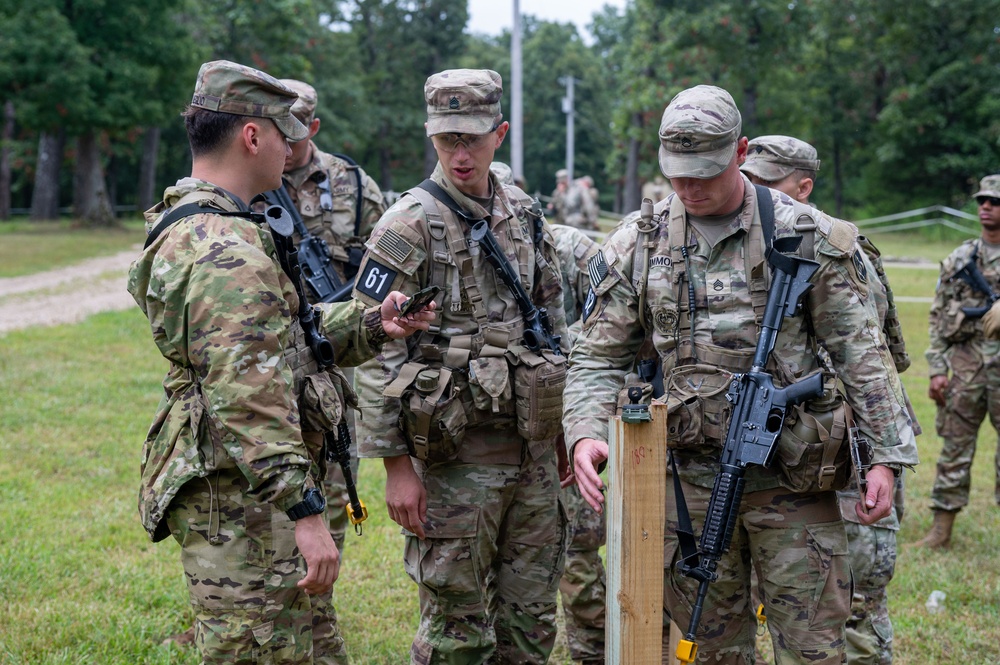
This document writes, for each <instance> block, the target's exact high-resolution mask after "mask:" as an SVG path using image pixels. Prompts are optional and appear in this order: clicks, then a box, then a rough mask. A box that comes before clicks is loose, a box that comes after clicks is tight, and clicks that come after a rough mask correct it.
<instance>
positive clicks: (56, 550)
mask: <svg viewBox="0 0 1000 665" xmlns="http://www.w3.org/2000/svg"><path fill="white" fill-rule="evenodd" d="M26 237H27V240H26V245H25V247H24V248H23V249H24V253H25V254H31V253H32V252H35V253H38V254H41V253H42V250H43V247H44V245H45V243H46V241H47V240H48V237H49V236H48V234H30V233H29V234H27V236H26ZM7 238H8V236H7V235H6V234H3V236H2V239H0V244H2V245H6V240H7ZM32 242H35V243H37V246H35V245H32ZM877 242H879V245H880V247H885V246H887V245H890V244H891V243H886V242H881V241H877ZM934 252H938V253H939V252H940V248H939V247H930V248H928V252H927V254H928V255H930V254H933V253H934ZM23 258H24V261H25V262H26V263H27V261H29V260H30V257H28V256H25V257H23ZM39 261H41V259H39ZM889 274H890V277H891V279H892V280H893V287H894V290H895V291H896V292H897V293H900V294H906V295H913V296H921V295H922V296H928V295H930V294H931V292H932V290H933V285H934V281H935V280H936V271H934V270H917V269H897V268H893V267H891V266H890V267H889ZM928 307H929V305H928V304H927V303H900V304H899V309H900V314H901V318H902V321H903V330H904V333H905V335H906V338H907V342H908V345H909V348H910V353H911V355H912V357H913V367H911V368H910V370H909V371H908V372H907V373H906V374H905V375H904V383H905V385H906V387H907V390H908V391H909V393H910V396H911V398H912V400H913V402H914V406H915V409H916V413H917V416H918V418H919V420H920V422H921V423H922V425H923V426H924V430H925V433H924V434H923V435H922V436H921V437H920V438H919V439H918V443H919V447H920V453H921V459H922V463H921V465H920V466H919V467H918V471H917V473H916V474H907V476H906V482H907V487H906V490H907V512H906V517H905V519H904V521H903V528H902V531H901V532H900V536H899V540H900V543H901V544H902V545H903V547H902V548H901V551H900V556H899V560H898V565H897V569H896V578H895V580H893V582H892V585H891V586H890V587H889V595H890V609H891V613H892V617H893V621H894V624H895V628H896V662H897V663H900V664H904V665H932V664H933V665H936V664H937V663H958V662H960V663H969V664H974V665H987V664H990V665H994V664H995V663H998V662H1000V644H998V642H997V640H996V626H997V625H998V623H1000V575H998V574H997V566H996V552H997V551H1000V510H998V508H997V506H996V505H995V503H994V501H993V485H994V474H993V465H992V460H993V457H994V454H995V451H996V442H995V439H996V437H995V436H994V435H993V433H992V429H991V428H990V427H989V426H986V427H984V428H983V430H982V435H981V438H980V450H979V453H978V455H977V458H978V459H977V462H976V464H975V465H974V466H973V483H972V503H971V506H970V508H969V509H968V510H966V511H963V512H962V513H961V514H960V515H959V517H958V520H957V521H956V528H955V534H954V546H953V547H952V549H951V550H950V551H947V552H925V551H919V550H911V549H906V547H905V544H906V543H908V542H912V541H915V540H917V539H919V538H920V537H922V536H923V534H924V533H925V532H926V530H927V529H928V528H929V526H930V521H931V514H930V511H929V510H928V506H929V494H930V488H931V484H932V482H933V476H934V461H935V459H936V455H937V452H938V450H939V447H940V442H939V441H938V439H937V438H936V436H935V435H934V432H933V430H934V407H933V405H932V404H931V402H930V401H929V399H928V398H927V383H928V381H927V377H926V363H925V361H924V359H923V350H924V348H926V345H927V310H928ZM164 369H165V362H164V361H163V360H162V358H160V357H159V355H158V354H157V353H156V351H155V350H154V347H153V345H152V343H151V342H150V339H149V331H148V324H147V323H146V321H145V319H144V318H143V317H142V315H141V314H140V313H139V312H138V311H137V310H133V311H127V312H120V313H111V314H101V315H98V316H94V317H91V318H89V319H87V320H86V321H85V322H83V323H81V324H78V325H72V326H58V327H53V328H35V329H31V330H27V331H21V332H14V333H8V334H6V335H4V336H2V337H0V376H2V377H3V379H4V380H3V381H0V405H2V407H0V617H2V619H0V663H2V664H4V665H7V664H10V665H15V664H16V665H21V664H24V665H27V664H31V665H36V664H56V663H67V664H70V663H72V664H78V663H84V664H90V663H92V664H95V665H98V664H100V665H105V664H108V665H133V664H135V663H151V664H157V665H159V664H168V663H169V664H184V665H186V664H191V665H193V664H194V663H197V662H198V661H199V659H198V657H197V655H196V654H195V652H194V651H193V650H190V649H188V650H183V649H179V648H176V647H162V646H160V642H161V641H162V639H163V638H164V637H166V636H167V635H170V634H172V633H175V632H179V631H181V630H183V629H185V628H186V627H187V626H189V625H190V621H191V617H192V614H191V611H190V609H189V607H188V605H187V593H186V590H185V588H184V581H183V575H182V571H181V566H180V562H179V557H178V549H177V546H176V545H175V544H174V542H173V541H172V540H169V539H168V540H167V541H164V542H162V543H159V544H156V545H153V544H151V543H150V542H149V541H148V539H147V538H146V535H145V532H144V531H143V530H142V528H141V526H140V525H139V522H138V517H137V512H136V490H137V484H138V477H139V470H138V467H139V452H140V447H141V442H142V439H143V437H144V434H145V429H146V427H147V426H148V424H149V421H150V418H151V417H152V414H153V410H154V408H155V405H156V402H157V400H158V398H159V391H160V379H161V376H162V372H163V371H164ZM359 488H360V492H361V496H362V497H363V499H364V500H365V501H366V503H367V504H368V507H369V511H370V515H371V517H370V519H369V521H368V522H366V523H365V531H364V535H363V536H362V537H360V538H358V537H355V536H353V535H352V534H349V535H348V544H347V546H346V547H345V552H344V567H343V571H342V575H341V578H340V580H339V581H338V582H337V585H336V587H335V593H336V594H337V601H336V604H337V608H338V611H339V613H340V617H341V621H342V626H343V629H344V635H345V638H346V640H347V644H348V648H349V650H350V653H351V657H352V660H353V662H354V663H356V664H357V665H375V664H379V665H390V664H391V665H395V664H398V663H403V662H406V661H407V653H408V648H409V643H410V640H411V639H412V636H413V633H414V631H415V629H416V625H417V599H416V589H415V587H414V585H413V583H412V582H411V581H410V580H409V578H407V577H406V575H405V573H404V572H403V566H402V538H401V536H400V535H399V530H398V527H396V526H395V525H394V524H392V523H391V521H390V520H389V518H388V516H387V515H386V511H385V508H384V502H383V496H384V494H383V492H384V472H383V471H382V468H381V465H380V464H378V463H377V462H373V461H368V460H363V461H362V464H361V472H360V478H359ZM934 589H941V590H943V591H944V592H945V593H946V594H947V599H946V601H945V606H946V608H947V609H946V612H945V613H944V614H938V615H930V614H928V613H927V612H926V610H925V608H924V602H925V601H926V599H927V596H928V595H929V594H930V592H931V591H932V590H934ZM551 662H552V663H555V664H556V665H568V664H569V662H570V661H569V660H568V658H567V657H566V656H565V653H564V652H562V651H561V652H560V655H557V656H555V657H553V659H552V661H551Z"/></svg>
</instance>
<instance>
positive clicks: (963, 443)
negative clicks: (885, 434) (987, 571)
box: [917, 175, 1000, 548]
mask: <svg viewBox="0 0 1000 665" xmlns="http://www.w3.org/2000/svg"><path fill="white" fill-rule="evenodd" d="M975 199H976V203H977V204H978V207H979V224H980V226H981V227H982V233H981V234H980V236H979V237H978V238H976V239H974V240H967V241H965V242H964V243H962V244H961V245H960V246H959V247H958V248H957V249H956V250H955V251H953V252H952V253H951V254H950V255H949V256H948V258H946V259H945V260H944V261H942V262H941V276H940V279H939V280H938V285H937V291H936V293H935V295H934V304H932V305H931V315H930V346H929V347H928V349H927V353H926V357H927V364H928V366H929V367H928V369H929V371H930V377H931V383H930V389H929V390H928V394H929V395H930V397H931V399H933V400H934V402H935V403H936V404H937V406H938V412H937V423H936V425H937V433H938V436H939V437H941V439H942V441H943V442H944V443H943V446H942V448H941V454H940V456H939V457H938V461H937V473H936V475H935V477H934V488H933V489H932V490H931V510H932V511H933V512H934V524H933V526H932V527H931V530H930V532H929V533H928V534H927V535H926V536H925V537H924V538H923V539H922V540H920V541H918V542H917V544H918V545H920V546H924V547H930V548H941V547H948V546H949V545H950V544H951V531H952V526H953V525H954V523H955V516H956V515H957V514H958V512H959V511H960V510H962V508H964V507H965V506H966V505H968V503H969V487H970V485H971V470H972V457H973V455H975V453H976V437H977V435H978V433H979V426H980V425H981V424H982V422H983V419H984V418H985V417H986V415H987V414H989V417H990V423H992V425H993V427H994V429H997V425H998V423H1000V365H998V364H997V363H996V357H997V355H998V354H1000V341H998V340H997V339H995V338H993V337H991V336H990V335H984V328H989V327H991V324H990V317H991V316H995V314H996V313H995V312H993V311H991V312H988V313H987V315H986V316H985V317H983V318H979V317H976V316H974V315H970V313H969V312H968V311H967V310H969V309H975V308H982V307H983V306H986V305H990V304H991V301H992V300H993V298H992V296H990V295H988V294H985V293H982V292H981V290H978V289H976V288H973V287H972V286H970V284H968V283H967V282H966V281H964V280H963V279H962V278H961V277H959V272H960V271H961V270H962V269H963V268H967V267H968V268H969V269H971V268H972V266H974V267H975V270H978V271H979V272H980V273H981V274H982V276H983V277H984V278H985V279H986V283H987V284H988V286H989V288H990V289H991V290H992V291H993V294H994V295H996V294H997V293H1000V175H988V176H986V177H985V178H983V179H982V181H980V183H979V191H978V192H976V194H975ZM966 272H969V270H968V269H967V271H966ZM992 327H995V324H994V325H993V326H992ZM993 463H994V466H995V467H996V484H995V485H994V499H995V500H996V502H997V503H998V504H1000V452H998V453H997V455H996V457H995V459H994V462H993Z"/></svg>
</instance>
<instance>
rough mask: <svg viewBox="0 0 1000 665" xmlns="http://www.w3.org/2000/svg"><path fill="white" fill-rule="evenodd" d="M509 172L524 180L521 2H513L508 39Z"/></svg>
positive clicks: (516, 0) (517, 0)
mask: <svg viewBox="0 0 1000 665" xmlns="http://www.w3.org/2000/svg"><path fill="white" fill-rule="evenodd" d="M510 70H511V71H510V77H511V91H510V101H511V104H510V119H511V142H510V170H511V171H512V172H513V175H514V179H515V180H517V179H518V178H524V131H523V129H524V113H523V107H522V102H521V99H522V96H521V90H522V89H521V78H522V69H521V2H520V0H514V29H513V31H512V32H511V39H510Z"/></svg>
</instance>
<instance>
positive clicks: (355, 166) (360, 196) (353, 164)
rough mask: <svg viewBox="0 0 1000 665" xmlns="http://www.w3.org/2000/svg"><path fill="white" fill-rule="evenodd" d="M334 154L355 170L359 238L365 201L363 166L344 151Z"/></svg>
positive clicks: (355, 226) (357, 235)
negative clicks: (362, 208) (362, 187)
mask: <svg viewBox="0 0 1000 665" xmlns="http://www.w3.org/2000/svg"><path fill="white" fill-rule="evenodd" d="M333 156H334V157H339V158H340V159H342V160H344V161H345V162H347V164H348V166H350V167H351V170H352V171H354V181H355V183H357V185H358V204H357V205H356V206H355V207H354V237H355V238H358V237H360V236H361V204H362V202H363V201H364V193H363V192H362V190H361V168H360V167H359V166H358V163H357V162H356V161H354V160H353V159H351V158H350V157H348V156H347V155H345V154H343V153H340V152H335V153H333Z"/></svg>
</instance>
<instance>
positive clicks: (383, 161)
mask: <svg viewBox="0 0 1000 665" xmlns="http://www.w3.org/2000/svg"><path fill="white" fill-rule="evenodd" d="M382 136H385V134H384V133H383V134H382ZM378 166H379V173H381V174H382V177H381V178H380V179H379V182H380V183H381V187H382V188H383V189H386V190H389V191H392V168H391V166H392V151H390V150H389V146H387V145H385V144H383V145H382V146H380V147H379V149H378Z"/></svg>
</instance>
